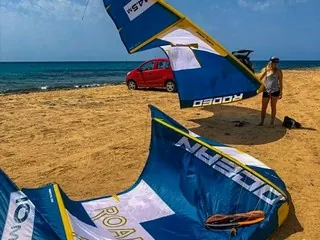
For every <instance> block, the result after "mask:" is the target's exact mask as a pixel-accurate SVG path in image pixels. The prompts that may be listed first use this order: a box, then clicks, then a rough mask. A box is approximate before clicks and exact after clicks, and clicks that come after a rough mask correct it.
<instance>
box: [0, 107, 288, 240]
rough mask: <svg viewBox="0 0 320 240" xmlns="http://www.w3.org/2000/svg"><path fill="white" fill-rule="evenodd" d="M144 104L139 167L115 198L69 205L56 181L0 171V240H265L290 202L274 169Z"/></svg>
mask: <svg viewBox="0 0 320 240" xmlns="http://www.w3.org/2000/svg"><path fill="white" fill-rule="evenodd" d="M150 109H151V114H152V134H151V145H150V152H149V157H148V160H147V163H146V166H145V168H144V170H143V172H142V174H141V176H140V177H139V178H138V180H137V181H136V183H135V184H134V185H133V186H132V187H131V188H130V189H128V190H127V191H125V192H122V193H120V194H118V195H113V196H107V197H102V198H99V199H90V200H86V201H80V202H76V201H72V200H70V199H69V198H68V197H67V196H66V195H65V194H64V192H63V191H62V190H61V189H60V188H59V186H58V185H57V184H49V185H46V186H44V187H42V188H38V189H22V190H19V189H18V188H17V186H15V184H14V183H13V182H12V181H11V180H10V179H9V178H8V177H7V176H6V175H5V173H4V172H2V171H0V237H1V240H8V239H9V240H10V239H24V240H39V239H46V240H51V239H63V240H64V239H68V240H69V239H79V240H80V239H82V240H84V239H90V240H104V239H125V240H128V239H131V240H132V239H135V240H142V239H145V240H146V239H164V240H167V239H175V240H188V239H190V240H197V239H199V240H212V239H219V240H220V239H241V240H244V239H266V238H267V237H268V236H270V235H271V234H272V233H273V232H274V231H275V230H276V229H277V228H278V227H279V226H280V225H281V224H282V223H283V221H284V220H285V218H286V217H287V214H288V210H289V207H288V206H289V205H288V200H289V199H288V194H287V191H286V188H285V185H284V183H283V182H282V180H281V179H280V178H279V176H278V175H277V174H276V172H275V171H274V170H272V169H270V168H269V167H267V166H266V165H264V164H263V163H261V162H260V161H258V160H257V159H255V158H253V157H251V156H249V155H247V154H245V153H243V152H240V151H238V150H237V149H234V148H231V147H228V146H226V145H223V144H220V143H217V142H213V141H211V140H208V139H206V138H203V137H200V136H198V135H196V134H194V133H193V132H191V131H189V130H188V129H186V128H184V127H183V126H182V125H180V124H179V123H177V122H176V121H174V120H173V119H172V118H170V117H169V116H167V115H166V114H165V113H163V112H161V111H160V110H158V109H157V108H156V107H154V106H150ZM106 161H107V159H106ZM107 184H108V183H101V187H104V186H107ZM87 187H90V186H87Z"/></svg>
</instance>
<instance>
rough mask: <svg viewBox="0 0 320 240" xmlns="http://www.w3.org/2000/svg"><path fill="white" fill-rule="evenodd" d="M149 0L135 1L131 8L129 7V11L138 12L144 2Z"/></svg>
mask: <svg viewBox="0 0 320 240" xmlns="http://www.w3.org/2000/svg"><path fill="white" fill-rule="evenodd" d="M148 1H149V0H139V1H137V2H136V3H134V4H133V5H132V6H131V7H130V8H128V9H127V13H128V14H130V13H132V12H136V11H138V10H139V8H141V7H142V6H143V4H144V3H147V2H148Z"/></svg>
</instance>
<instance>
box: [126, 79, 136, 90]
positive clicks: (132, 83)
mask: <svg viewBox="0 0 320 240" xmlns="http://www.w3.org/2000/svg"><path fill="white" fill-rule="evenodd" d="M127 86H128V88H129V89H130V90H136V89H137V84H136V82H135V81H133V80H129V81H128V83H127Z"/></svg>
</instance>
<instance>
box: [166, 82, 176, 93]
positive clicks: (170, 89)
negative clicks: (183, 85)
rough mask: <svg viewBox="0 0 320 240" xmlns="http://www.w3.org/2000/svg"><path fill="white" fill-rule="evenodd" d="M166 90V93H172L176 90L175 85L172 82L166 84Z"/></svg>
mask: <svg viewBox="0 0 320 240" xmlns="http://www.w3.org/2000/svg"><path fill="white" fill-rule="evenodd" d="M166 90H167V91H168V92H174V91H175V90H176V85H175V83H174V82H173V81H172V80H169V81H167V82H166Z"/></svg>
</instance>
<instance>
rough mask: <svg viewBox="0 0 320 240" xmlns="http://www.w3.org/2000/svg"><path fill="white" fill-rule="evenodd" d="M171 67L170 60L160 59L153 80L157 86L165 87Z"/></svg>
mask: <svg viewBox="0 0 320 240" xmlns="http://www.w3.org/2000/svg"><path fill="white" fill-rule="evenodd" d="M168 68H169V61H166V60H158V61H157V64H156V67H155V69H154V73H153V76H154V78H153V81H154V83H153V84H154V86H155V87H164V84H165V81H166V79H167V75H168V74H167V72H168Z"/></svg>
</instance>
